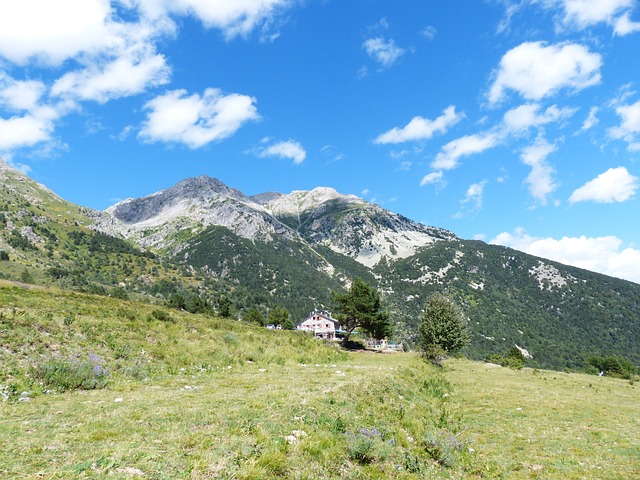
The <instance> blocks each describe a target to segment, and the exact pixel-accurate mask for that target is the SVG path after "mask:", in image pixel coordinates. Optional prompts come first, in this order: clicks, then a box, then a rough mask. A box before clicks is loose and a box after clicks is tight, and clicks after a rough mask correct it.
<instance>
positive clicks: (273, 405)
mask: <svg viewBox="0 0 640 480" xmlns="http://www.w3.org/2000/svg"><path fill="white" fill-rule="evenodd" d="M74 375H75V376H77V379H78V382H80V383H81V384H82V385H84V387H86V388H82V387H81V388H77V387H74V386H73V385H72V384H67V383H65V382H64V379H68V378H69V377H73V376H74ZM82 382H86V383H82ZM637 389H638V387H637V385H633V384H632V383H630V382H629V381H623V380H615V379H609V378H604V377H592V376H585V375H577V374H571V375H569V374H565V373H558V372H549V371H534V370H527V369H524V370H522V371H514V370H510V369H505V368H497V367H491V366H489V365H486V364H481V363H475V362H470V361H466V360H450V361H447V362H446V364H445V366H444V368H436V367H434V366H431V365H428V364H427V363H425V362H424V361H423V360H422V359H421V358H420V357H419V356H418V355H415V354H411V353H405V354H376V353H367V352H343V351H340V350H339V349H337V348H336V347H334V346H327V345H325V344H324V343H322V342H320V341H316V340H314V339H312V338H310V337H308V336H306V335H304V334H301V333H299V332H286V331H270V330H266V329H262V328H258V327H255V326H252V325H246V324H244V323H241V322H237V321H232V320H224V319H219V318H214V317H207V316H200V315H190V314H187V313H185V312H180V311H175V310H168V309H165V308H163V307H161V306H157V305H148V304H140V303H132V302H126V301H122V300H118V299H112V298H108V297H98V296H92V295H85V294H79V293H70V292H65V291H56V290H50V289H41V288H35V287H33V288H23V287H20V286H15V285H11V284H9V283H5V284H1V285H0V393H2V397H3V398H2V399H0V438H1V439H2V441H1V442H0V478H3V479H4V478H27V479H28V478H41V479H68V478H115V479H119V478H153V479H163V478H166V479H174V478H188V479H204V478H224V479H269V478H290V479H321V478H327V479H331V478H336V479H337V478H348V479H388V478H399V479H422V478H436V479H437V478H442V479H445V478H460V479H467V478H557V479H566V478H569V479H571V478H576V479H579V478H580V479H582V478H621V479H627V478H638V477H640V444H639V443H638V440H637V438H636V437H637V432H638V431H640V429H639V428H638V427H640V425H639V422H640V420H639V419H640V402H638V392H637ZM22 392H29V393H28V394H27V395H24V394H23V393H22ZM27 399H28V400H27Z"/></svg>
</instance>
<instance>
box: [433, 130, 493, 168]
mask: <svg viewBox="0 0 640 480" xmlns="http://www.w3.org/2000/svg"><path fill="white" fill-rule="evenodd" d="M499 141H500V140H499V136H498V135H497V134H496V133H491V132H488V133H479V134H474V135H466V136H464V137H460V138H457V139H455V140H452V141H451V142H449V143H447V144H446V145H445V146H444V147H442V150H441V151H440V152H439V153H438V154H437V155H436V158H435V159H434V160H433V162H431V168H433V169H435V170H451V169H453V168H455V167H456V166H457V165H458V161H459V160H460V158H462V157H466V156H469V155H473V154H476V153H482V152H484V151H485V150H488V149H490V148H493V147H495V146H496V145H498V143H499Z"/></svg>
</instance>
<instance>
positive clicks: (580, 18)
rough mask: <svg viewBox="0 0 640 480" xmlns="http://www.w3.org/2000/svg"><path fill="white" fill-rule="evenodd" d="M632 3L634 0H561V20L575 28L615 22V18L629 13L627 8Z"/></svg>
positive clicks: (630, 6)
mask: <svg viewBox="0 0 640 480" xmlns="http://www.w3.org/2000/svg"><path fill="white" fill-rule="evenodd" d="M634 4H635V0H563V1H562V6H563V8H564V13H565V15H564V19H563V21H564V23H565V24H568V25H573V26H575V27H577V28H586V27H590V26H593V25H597V24H598V23H607V24H615V23H617V22H618V21H619V20H616V19H619V18H620V17H621V16H628V15H629V10H630V9H631V8H633V6H634ZM623 12H624V15H622V13H623ZM627 33H629V32H627Z"/></svg>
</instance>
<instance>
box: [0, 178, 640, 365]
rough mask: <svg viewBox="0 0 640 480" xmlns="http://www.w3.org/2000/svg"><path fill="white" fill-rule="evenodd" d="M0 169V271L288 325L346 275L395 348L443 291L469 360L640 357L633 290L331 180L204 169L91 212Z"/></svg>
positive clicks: (638, 309) (409, 340) (326, 305)
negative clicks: (380, 307) (309, 183)
mask: <svg viewBox="0 0 640 480" xmlns="http://www.w3.org/2000/svg"><path fill="white" fill-rule="evenodd" d="M0 175H2V178H3V186H2V187H0V251H1V252H4V254H3V256H2V257H0V277H2V278H6V279H10V280H17V281H23V282H26V283H29V282H36V283H45V284H51V283H53V284H56V285H59V286H61V287H63V288H72V289H80V290H83V291H91V292H95V293H104V294H108V295H122V296H124V297H126V298H141V299H147V300H146V301H151V302H167V303H168V304H171V305H180V306H181V307H180V308H188V309H193V308H197V309H199V308H204V307H207V306H208V307H207V308H216V306H219V305H221V302H223V299H227V301H229V300H230V301H231V306H232V310H233V312H234V315H235V316H238V317H243V316H244V314H246V312H247V311H249V310H250V309H257V310H258V311H260V312H262V313H263V315H266V313H267V312H268V311H269V310H270V309H271V308H274V307H276V306H284V307H285V308H287V309H288V310H289V311H290V312H291V314H292V316H293V319H294V322H296V321H299V320H301V319H302V318H304V315H306V314H307V313H308V312H309V311H311V310H312V309H314V308H321V309H331V294H332V292H335V291H340V290H341V289H343V288H345V287H346V286H347V285H348V284H349V281H350V279H353V278H354V277H355V276H359V277H362V278H363V279H365V281H367V282H369V283H371V284H373V285H375V286H376V287H377V288H379V289H380V291H381V292H382V296H383V300H384V302H385V306H386V308H387V309H388V311H389V313H390V318H392V320H393V322H394V324H395V334H394V335H395V337H396V338H397V339H398V340H401V341H404V342H405V344H406V345H413V344H415V341H416V335H417V325H418V322H419V318H420V315H421V311H422V308H423V306H424V304H425V302H426V300H427V299H428V297H429V295H431V294H433V293H436V292H443V293H445V294H447V295H449V296H451V297H452V298H453V299H455V301H456V302H458V303H459V304H460V305H461V307H462V309H463V311H464V313H465V315H466V316H467V317H468V319H469V321H470V326H471V329H472V332H473V340H472V344H471V345H470V346H469V347H468V348H467V349H466V350H465V352H464V353H465V354H466V355H468V356H469V357H471V358H476V359H483V358H487V356H489V355H492V354H501V353H504V352H505V351H508V350H509V349H510V348H511V347H513V346H514V345H517V346H518V348H523V349H526V350H527V351H528V352H529V353H530V354H531V355H532V356H533V358H532V359H529V360H528V362H529V364H530V365H531V366H538V367H547V368H580V367H581V366H584V365H586V363H587V360H588V358H589V356H590V355H608V354H611V353H615V354H623V355H625V356H627V357H628V358H630V359H632V361H635V362H636V363H640V322H638V318H639V317H640V285H638V284H635V283H632V282H629V281H626V280H621V279H616V278H613V277H608V276H605V275H601V274H597V273H594V272H590V271H587V270H582V269H579V268H575V267H569V266H566V265H562V264H559V263H557V262H553V261H550V260H547V259H542V258H539V257H534V256H531V255H527V254H525V253H522V252H519V251H517V250H513V249H510V248H506V247H501V246H496V245H489V244H486V243H484V242H481V241H477V240H463V239H461V238H459V237H457V236H456V235H455V234H454V233H452V232H449V231H447V230H444V229H439V228H437V227H429V226H425V225H422V224H419V223H417V222H413V221H411V220H410V219H407V218H405V217H403V216H401V215H399V214H396V213H393V212H390V211H387V210H384V209H383V208H381V207H380V206H378V205H373V204H369V203H367V202H365V201H364V200H362V199H359V198H358V197H355V196H347V195H341V194H339V193H337V192H336V191H335V190H333V189H329V188H326V187H320V188H318V189H314V190H311V191H294V192H292V194H289V195H291V196H287V195H286V194H279V193H274V192H267V193H265V194H259V195H254V196H251V197H249V196H247V195H245V194H243V193H242V192H239V191H238V190H235V189H232V188H230V187H227V186H226V185H224V183H223V182H221V181H219V180H216V179H212V178H209V177H206V176H204V177H195V178H194V179H185V180H184V181H182V182H179V183H178V184H176V185H174V186H173V187H170V188H169V189H165V190H162V191H160V192H156V193H154V194H152V195H148V196H146V197H142V198H140V199H128V200H125V201H123V202H119V203H118V204H116V205H115V206H112V207H110V209H107V211H103V212H98V211H94V210H90V209H87V208H85V207H79V206H76V205H73V204H71V203H69V202H66V201H64V200H62V199H60V198H59V197H57V196H56V195H55V194H53V193H52V192H50V191H49V190H48V189H46V187H44V186H40V185H39V184H37V182H35V181H33V180H32V179H29V178H28V177H26V176H25V175H23V174H21V173H20V172H17V171H15V170H13V169H11V168H10V167H8V166H6V167H5V168H2V169H0ZM29 199H31V200H35V202H30V201H29ZM270 205H276V207H272V208H270ZM282 206H284V207H282ZM116 211H119V213H118V214H117V215H116V214H115V212H116ZM118 216H119V218H118ZM89 227H91V229H90V228H89ZM5 257H6V258H9V260H7V259H6V258H5ZM175 295H178V297H175ZM174 297H175V298H182V299H183V300H182V301H180V302H177V303H176V300H175V298H174ZM186 299H189V302H187V303H184V302H185V301H186Z"/></svg>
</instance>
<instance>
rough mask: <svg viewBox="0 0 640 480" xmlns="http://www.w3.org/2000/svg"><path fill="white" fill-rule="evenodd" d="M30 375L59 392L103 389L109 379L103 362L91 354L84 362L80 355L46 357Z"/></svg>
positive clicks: (107, 370)
mask: <svg viewBox="0 0 640 480" xmlns="http://www.w3.org/2000/svg"><path fill="white" fill-rule="evenodd" d="M32 373H33V376H34V377H35V378H37V379H38V380H40V381H41V382H42V383H43V384H44V385H46V386H47V387H50V388H54V389H56V390H58V391H60V392H65V391H67V390H79V389H82V390H93V389H97V388H104V387H105V386H106V385H107V381H108V379H109V368H108V367H106V366H105V365H104V360H103V359H102V358H101V357H100V356H98V355H95V354H92V353H90V354H89V355H87V359H86V360H83V359H81V357H80V355H75V356H72V357H69V358H66V359H65V358H62V357H60V356H57V355H56V356H50V357H47V358H45V359H44V360H42V361H41V362H40V363H38V364H36V365H35V366H34V367H33V371H32Z"/></svg>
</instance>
